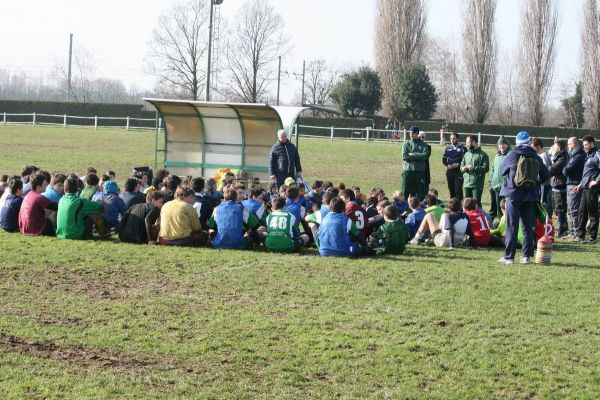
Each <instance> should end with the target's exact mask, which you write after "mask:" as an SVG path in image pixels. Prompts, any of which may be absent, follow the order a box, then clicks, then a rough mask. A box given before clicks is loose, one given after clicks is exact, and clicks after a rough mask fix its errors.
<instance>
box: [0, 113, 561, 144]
mask: <svg viewBox="0 0 600 400" xmlns="http://www.w3.org/2000/svg"><path fill="white" fill-rule="evenodd" d="M0 117H2V120H1V121H0V125H32V126H36V125H46V126H62V127H65V128H66V127H81V128H90V127H93V128H94V129H101V128H121V129H126V130H130V129H137V130H152V131H155V130H157V129H158V130H162V129H163V126H162V118H132V117H98V116H94V117H82V116H73V115H66V114H63V115H54V114H37V113H29V114H11V113H6V112H4V113H0ZM11 119H12V121H11ZM106 121H110V124H108V123H107V124H104V123H103V122H106ZM115 121H117V122H122V123H119V124H114V122H115ZM73 122H77V123H73ZM86 122H87V123H86ZM425 134H426V141H427V142H430V143H439V144H445V143H446V142H447V141H448V138H449V134H450V132H444V131H443V130H440V131H427V132H425ZM515 134H516V132H507V134H506V135H505V137H506V138H507V139H508V140H509V142H510V143H512V144H514V137H515ZM292 135H293V136H296V135H300V136H301V137H306V138H311V137H314V138H328V139H330V140H362V141H367V142H391V143H399V142H404V141H406V140H408V138H409V137H410V134H409V132H408V131H407V130H387V129H374V128H371V127H365V128H336V127H333V126H311V125H294V129H293V131H292ZM459 135H460V136H461V141H462V142H464V138H465V137H466V136H467V135H477V137H478V143H480V144H483V145H495V144H496V142H497V140H498V138H499V137H500V136H501V135H491V134H486V133H481V132H459ZM541 139H542V140H544V141H545V142H546V144H547V146H549V145H550V143H554V141H556V140H558V139H559V138H558V137H542V138H541ZM562 139H566V137H565V138H562Z"/></svg>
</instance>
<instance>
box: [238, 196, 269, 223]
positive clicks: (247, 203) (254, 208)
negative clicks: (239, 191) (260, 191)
mask: <svg viewBox="0 0 600 400" xmlns="http://www.w3.org/2000/svg"><path fill="white" fill-rule="evenodd" d="M242 205H243V206H244V207H245V208H246V209H247V210H248V211H250V212H251V213H252V214H254V216H255V217H256V218H258V220H259V221H263V217H266V215H265V206H264V205H263V203H261V202H260V201H256V200H253V199H248V200H244V201H242Z"/></svg>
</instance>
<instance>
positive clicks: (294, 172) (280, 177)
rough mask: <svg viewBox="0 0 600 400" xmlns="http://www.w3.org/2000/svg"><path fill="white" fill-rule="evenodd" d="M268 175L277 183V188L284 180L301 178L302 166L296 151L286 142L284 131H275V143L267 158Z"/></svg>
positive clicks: (286, 137) (294, 147) (290, 143)
mask: <svg viewBox="0 0 600 400" xmlns="http://www.w3.org/2000/svg"><path fill="white" fill-rule="evenodd" d="M269 175H271V180H274V181H277V186H281V185H283V182H285V180H286V178H290V177H291V178H293V179H294V181H295V180H296V176H302V165H301V164H300V155H299V154H298V149H296V146H294V145H293V144H292V142H290V141H289V140H288V136H287V133H286V132H285V130H283V129H280V130H279V131H277V142H276V143H275V144H274V145H273V147H272V148H271V155H270V156H269Z"/></svg>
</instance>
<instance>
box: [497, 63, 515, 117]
mask: <svg viewBox="0 0 600 400" xmlns="http://www.w3.org/2000/svg"><path fill="white" fill-rule="evenodd" d="M503 59H504V60H505V61H504V62H503V63H502V66H503V68H502V76H501V82H502V83H501V84H500V85H498V92H499V96H498V101H497V103H496V107H495V111H496V112H495V117H496V119H497V121H498V122H499V123H500V124H502V125H514V124H515V123H517V121H518V119H519V101H518V98H517V91H518V86H517V79H516V76H515V73H516V72H515V63H514V60H512V59H511V58H510V56H509V55H506V56H505V57H503Z"/></svg>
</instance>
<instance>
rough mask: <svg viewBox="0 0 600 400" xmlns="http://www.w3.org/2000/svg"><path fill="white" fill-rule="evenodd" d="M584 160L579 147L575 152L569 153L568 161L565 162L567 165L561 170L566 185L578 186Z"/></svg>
mask: <svg viewBox="0 0 600 400" xmlns="http://www.w3.org/2000/svg"><path fill="white" fill-rule="evenodd" d="M585 158H586V155H585V152H584V151H583V148H581V146H579V148H578V149H577V150H576V151H575V152H573V153H569V161H567V165H565V168H563V174H565V176H566V177H567V185H571V186H574V185H579V182H581V176H582V174H583V165H584V164H585Z"/></svg>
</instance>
